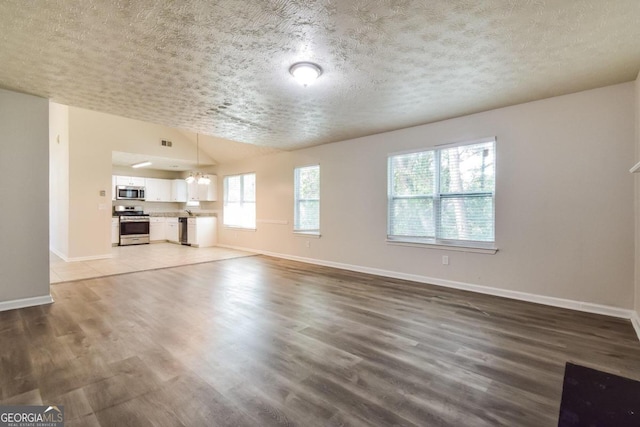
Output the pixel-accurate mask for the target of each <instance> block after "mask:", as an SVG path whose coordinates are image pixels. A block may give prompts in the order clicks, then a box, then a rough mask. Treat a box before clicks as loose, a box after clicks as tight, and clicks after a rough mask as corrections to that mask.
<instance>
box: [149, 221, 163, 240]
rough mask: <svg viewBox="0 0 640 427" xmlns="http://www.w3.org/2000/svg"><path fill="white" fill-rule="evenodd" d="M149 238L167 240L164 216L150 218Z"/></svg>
mask: <svg viewBox="0 0 640 427" xmlns="http://www.w3.org/2000/svg"><path fill="white" fill-rule="evenodd" d="M149 240H151V241H152V242H157V241H161V240H167V237H166V232H165V218H164V217H152V218H149Z"/></svg>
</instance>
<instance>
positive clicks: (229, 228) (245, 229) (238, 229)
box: [224, 225, 257, 231]
mask: <svg viewBox="0 0 640 427" xmlns="http://www.w3.org/2000/svg"><path fill="white" fill-rule="evenodd" d="M224 228H225V229H227V230H234V231H256V230H257V229H256V228H246V227H237V226H233V225H225V226H224Z"/></svg>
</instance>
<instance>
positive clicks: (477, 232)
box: [438, 196, 495, 242]
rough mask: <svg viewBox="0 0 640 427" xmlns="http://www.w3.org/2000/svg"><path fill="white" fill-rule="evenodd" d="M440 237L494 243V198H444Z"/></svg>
mask: <svg viewBox="0 0 640 427" xmlns="http://www.w3.org/2000/svg"><path fill="white" fill-rule="evenodd" d="M440 212H441V217H440V230H438V237H439V238H441V239H451V240H476V241H481V242H493V241H494V238H495V237H494V221H493V215H494V213H493V197H492V196H488V197H477V196H467V197H464V196H462V197H443V198H442V199H441V202H440Z"/></svg>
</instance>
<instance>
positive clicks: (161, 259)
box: [49, 243, 255, 283]
mask: <svg viewBox="0 0 640 427" xmlns="http://www.w3.org/2000/svg"><path fill="white" fill-rule="evenodd" d="M112 254H113V257H112V258H107V259H100V260H93V261H73V262H65V261H64V260H62V259H60V258H59V257H58V256H56V255H55V254H53V253H50V257H49V274H50V276H49V277H50V279H49V280H50V282H51V283H60V282H67V281H71V280H82V279H90V278H95V277H103V276H111V275H114V274H123V273H132V272H134V271H143V270H154V269H156V268H166V267H177V266H180V265H188V264H197V263H200V262H208V261H218V260H223V259H231V258H239V257H245V256H252V255H255V254H253V253H251V252H244V251H238V250H234V249H226V248H218V247H213V248H192V247H189V246H182V245H176V244H173V243H152V244H150V245H136V246H117V247H114V248H112Z"/></svg>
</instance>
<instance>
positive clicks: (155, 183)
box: [145, 178, 173, 202]
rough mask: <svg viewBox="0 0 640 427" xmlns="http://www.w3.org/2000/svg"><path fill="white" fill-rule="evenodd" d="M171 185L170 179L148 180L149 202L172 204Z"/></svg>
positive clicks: (147, 198)
mask: <svg viewBox="0 0 640 427" xmlns="http://www.w3.org/2000/svg"><path fill="white" fill-rule="evenodd" d="M171 184H172V181H171V180H168V179H158V178H147V179H146V194H145V198H146V200H147V202H171V201H173V200H172V197H171Z"/></svg>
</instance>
